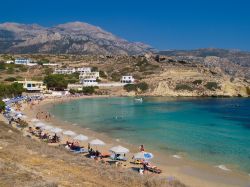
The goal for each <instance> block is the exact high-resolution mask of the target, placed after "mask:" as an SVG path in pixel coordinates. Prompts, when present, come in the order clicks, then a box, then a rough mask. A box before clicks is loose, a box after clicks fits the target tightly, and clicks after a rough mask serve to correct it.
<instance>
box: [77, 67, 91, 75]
mask: <svg viewBox="0 0 250 187" xmlns="http://www.w3.org/2000/svg"><path fill="white" fill-rule="evenodd" d="M76 72H78V73H80V74H83V73H90V72H91V68H90V67H86V68H77V69H76Z"/></svg>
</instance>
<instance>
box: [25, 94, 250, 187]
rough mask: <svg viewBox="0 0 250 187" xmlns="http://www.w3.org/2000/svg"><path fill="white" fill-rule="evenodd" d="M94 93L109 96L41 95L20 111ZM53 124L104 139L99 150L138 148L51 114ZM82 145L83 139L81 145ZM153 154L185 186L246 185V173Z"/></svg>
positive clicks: (249, 180) (30, 114)
mask: <svg viewBox="0 0 250 187" xmlns="http://www.w3.org/2000/svg"><path fill="white" fill-rule="evenodd" d="M97 97H110V96H84V97H76V98H72V97H71V98H57V99H45V100H44V101H42V102H41V103H40V104H39V105H35V106H34V108H33V110H32V111H30V110H29V109H28V107H25V109H24V113H25V114H26V115H27V116H28V119H32V118H35V114H36V113H37V112H38V111H47V110H48V109H49V108H50V107H52V106H53V105H54V104H58V103H61V102H70V101H73V100H78V99H88V98H97ZM49 123H50V124H53V125H55V126H58V127H61V128H63V129H67V130H72V131H75V132H77V133H82V134H85V135H87V136H89V137H90V139H93V138H100V139H101V140H104V142H106V143H107V145H106V146H104V147H103V148H102V149H100V150H101V151H105V152H107V151H108V148H110V147H112V146H115V145H119V144H120V145H123V146H125V147H128V148H129V149H130V152H132V153H135V152H138V148H137V147H136V146H135V145H131V144H128V143H127V142H124V141H122V142H121V141H118V140H115V139H113V138H111V137H109V136H107V135H106V134H105V133H100V132H95V131H92V130H90V129H88V128H83V127H80V126H75V125H73V124H72V123H70V122H65V121H62V120H60V119H58V117H53V118H52V121H51V122H49ZM84 146H86V143H85V145H84ZM153 153H154V155H156V157H155V159H153V163H154V164H156V165H157V166H158V167H160V168H161V169H162V170H163V174H161V175H162V176H166V177H168V176H174V177H176V178H177V179H178V180H180V181H181V182H183V183H184V184H186V185H189V186H197V187H198V186H204V187H209V186H222V187H223V186H225V187H226V186H229V187H230V186H246V185H249V184H250V178H249V176H246V175H245V174H244V173H241V172H238V171H226V170H223V169H226V168H224V167H223V166H219V167H220V168H221V169H219V168H216V167H212V166H211V165H208V164H205V163H198V162H194V161H191V160H188V159H186V158H185V157H182V158H179V156H178V155H175V156H174V157H173V155H162V154H161V153H159V152H153ZM131 156H132V154H128V157H131Z"/></svg>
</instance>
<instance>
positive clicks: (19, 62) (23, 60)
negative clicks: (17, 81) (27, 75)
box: [14, 58, 37, 66]
mask: <svg viewBox="0 0 250 187" xmlns="http://www.w3.org/2000/svg"><path fill="white" fill-rule="evenodd" d="M14 64H17V65H25V66H36V65H37V63H33V62H32V61H31V60H30V59H28V58H17V59H15V62H14Z"/></svg>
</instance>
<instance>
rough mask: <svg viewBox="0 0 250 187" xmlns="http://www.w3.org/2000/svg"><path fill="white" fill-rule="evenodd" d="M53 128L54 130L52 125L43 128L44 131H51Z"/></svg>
mask: <svg viewBox="0 0 250 187" xmlns="http://www.w3.org/2000/svg"><path fill="white" fill-rule="evenodd" d="M52 128H53V126H51V125H46V126H45V127H43V129H44V130H50V129H52Z"/></svg>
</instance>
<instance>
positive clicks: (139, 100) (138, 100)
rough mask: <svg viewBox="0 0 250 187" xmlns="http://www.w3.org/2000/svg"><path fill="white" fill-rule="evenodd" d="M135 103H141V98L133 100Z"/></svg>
mask: <svg viewBox="0 0 250 187" xmlns="http://www.w3.org/2000/svg"><path fill="white" fill-rule="evenodd" d="M135 101H136V102H140V103H142V102H143V100H142V98H135Z"/></svg>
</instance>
